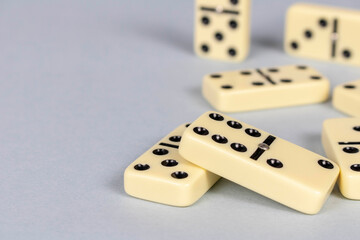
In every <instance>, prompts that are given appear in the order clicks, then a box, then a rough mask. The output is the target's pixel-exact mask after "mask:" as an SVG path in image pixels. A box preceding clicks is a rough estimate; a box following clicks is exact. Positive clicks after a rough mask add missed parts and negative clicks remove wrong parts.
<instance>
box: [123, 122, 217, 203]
mask: <svg viewBox="0 0 360 240" xmlns="http://www.w3.org/2000/svg"><path fill="white" fill-rule="evenodd" d="M187 126H188V124H187V125H185V124H184V125H181V126H179V127H178V128H176V129H175V130H174V131H172V132H171V133H170V134H169V135H168V136H166V137H165V138H163V139H162V140H161V141H160V142H158V143H157V144H155V145H154V146H153V147H151V148H150V149H149V150H148V151H146V152H145V153H144V154H143V155H141V156H140V157H139V158H138V159H136V160H135V161H134V162H133V163H131V164H130V165H129V166H128V167H127V169H126V170H125V173H124V187H125V191H126V192H127V193H128V194H129V195H131V196H134V197H137V198H141V199H145V200H149V201H153V202H158V203H163V204H168V205H172V206H181V207H183V206H189V205H191V204H193V203H194V202H196V201H197V200H198V199H199V198H200V197H201V196H202V195H203V194H204V193H205V192H207V190H209V188H211V186H212V185H213V184H214V183H215V182H216V181H217V180H218V179H219V176H217V175H215V174H213V173H211V172H208V171H206V170H204V169H202V168H201V167H198V166H195V165H194V164H192V163H190V162H188V161H186V160H185V159H184V158H182V157H181V156H180V155H179V153H178V147H179V143H180V141H181V139H182V137H181V136H182V134H183V132H184V131H185V129H186V127H187Z"/></svg>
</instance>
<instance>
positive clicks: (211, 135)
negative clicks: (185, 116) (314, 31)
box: [179, 112, 339, 214]
mask: <svg viewBox="0 0 360 240" xmlns="http://www.w3.org/2000/svg"><path fill="white" fill-rule="evenodd" d="M179 152H180V155H181V156H183V157H184V158H185V159H187V160H189V161H191V162H193V163H194V164H196V165H198V166H201V167H203V168H205V169H207V170H209V171H211V172H213V173H215V174H218V175H220V176H222V177H224V178H227V179H229V180H231V181H233V182H235V183H238V184H240V185H242V186H244V187H246V188H249V189H251V190H253V191H255V192H257V193H259V194H262V195H264V196H266V197H268V198H271V199H273V200H275V201H277V202H279V203H282V204H284V205H286V206H288V207H291V208H294V209H296V210H298V211H301V212H304V213H308V214H315V213H317V212H318V211H319V210H320V209H321V207H322V205H323V204H324V202H325V200H326V199H327V197H328V195H329V194H330V192H331V191H332V189H333V187H334V184H335V182H336V178H337V176H338V174H339V168H338V166H337V165H336V164H335V163H333V162H331V161H330V160H327V159H325V158H324V157H322V156H320V155H318V154H316V153H313V152H310V151H308V150H306V149H304V148H301V147H299V146H297V145H295V144H292V143H290V142H287V141H285V140H283V139H281V138H278V137H276V136H274V135H271V134H269V133H267V132H264V131H262V130H259V129H255V128H254V127H252V126H250V125H248V124H245V123H241V122H238V121H236V120H235V119H232V118H230V117H227V116H225V115H220V114H218V113H214V112H207V113H205V114H203V115H202V116H200V117H199V118H198V119H197V120H196V121H194V122H193V123H192V124H191V126H190V127H189V128H188V129H187V130H186V131H185V133H184V135H183V138H182V140H181V144H180V148H179Z"/></svg>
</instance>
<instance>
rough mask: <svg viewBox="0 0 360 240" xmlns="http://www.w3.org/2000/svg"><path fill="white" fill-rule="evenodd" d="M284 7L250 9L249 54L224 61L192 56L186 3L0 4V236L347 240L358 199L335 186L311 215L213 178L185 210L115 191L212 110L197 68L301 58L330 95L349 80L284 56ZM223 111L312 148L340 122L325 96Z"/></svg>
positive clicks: (258, 4) (266, 4) (333, 69)
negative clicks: (180, 128)
mask: <svg viewBox="0 0 360 240" xmlns="http://www.w3.org/2000/svg"><path fill="white" fill-rule="evenodd" d="M292 2H295V1H288V0H287V1H285V0H283V1H280V0H278V1H275V0H274V1H268V0H267V1H265V0H255V1H253V9H252V13H253V15H252V33H253V34H252V47H251V53H250V56H249V58H248V59H247V60H246V61H245V62H243V63H226V62H216V61H209V60H202V59H199V58H197V57H196V56H195V55H194V54H193V52H192V37H193V1H190V0H186V1H185V0H182V1H169V0H167V1H165V0H163V1H160V0H158V1H148V0H131V1H130V0H123V1H111V0H102V1H75V0H67V1H63V0H58V1H31V3H30V2H29V1H10V0H9V1H5V0H3V1H1V2H0V111H1V115H0V133H1V134H0V146H1V148H0V149H1V150H0V163H1V165H0V166H1V168H0V169H1V171H0V239H290V238H291V239H339V238H340V237H344V238H343V239H351V238H358V227H359V223H358V220H357V219H358V217H359V216H360V205H359V202H357V201H350V200H346V199H344V198H343V197H342V196H341V194H340V193H339V191H338V190H337V188H336V189H335V190H334V192H333V194H332V195H331V196H330V198H329V200H328V201H327V203H326V204H325V206H324V207H323V209H322V211H321V212H320V214H318V215H315V216H308V215H304V214H301V213H298V212H296V211H294V210H292V209H289V208H287V207H285V206H282V205H280V204H278V203H276V202H274V201H272V200H269V199H267V198H265V197H262V196H260V195H258V194H256V193H254V192H252V191H250V190H247V189H245V188H243V187H241V186H238V185H236V184H234V183H231V182H229V181H227V180H224V179H222V180H220V181H219V182H218V183H217V184H216V185H215V186H214V187H213V188H212V189H211V190H210V191H209V192H208V193H207V194H205V195H204V197H203V198H202V199H200V201H198V202H197V203H196V204H195V205H193V206H191V207H188V208H176V207H169V206H165V205H160V204H155V203H151V202H147V201H143V200H139V199H135V198H132V197H129V196H127V195H126V194H125V192H124V189H123V172H124V170H125V168H126V167H127V166H128V165H129V164H130V163H131V162H133V161H134V160H135V159H136V158H137V157H138V156H139V155H140V154H142V153H143V152H144V151H145V150H147V149H148V148H149V147H151V146H152V145H153V144H154V143H155V142H156V141H158V140H159V139H160V138H162V137H163V136H165V135H166V134H168V132H170V131H171V130H172V129H174V128H175V127H176V126H177V125H179V124H181V123H184V122H190V121H192V120H193V119H195V118H196V117H197V116H199V115H200V114H202V113H203V112H205V111H208V110H210V109H211V107H210V106H209V105H208V103H207V102H206V101H205V100H204V99H203V98H202V97H201V95H200V86H201V85H200V84H201V79H202V76H203V75H204V74H207V73H211V72H217V71H224V70H235V69H246V68H254V67H266V66H277V65H285V64H309V65H312V66H314V67H315V68H317V69H319V70H320V71H321V72H323V73H324V74H325V75H327V76H328V77H329V78H330V79H331V83H332V87H334V86H336V85H337V84H340V83H342V82H346V81H351V80H355V79H358V78H360V68H359V67H352V66H345V65H336V64H331V63H326V62H318V61H312V60H306V59H298V58H293V57H290V56H287V55H286V54H285V53H284V52H283V50H282V36H283V25H284V17H285V10H286V9H287V7H288V6H289V5H290V4H291V3H292ZM314 2H315V1H314ZM316 2H319V3H329V4H335V5H342V6H345V7H354V8H357V9H360V2H359V1H353V0H346V1H345V0H343V1H335V0H333V1H330V0H329V1H325V0H324V1H316ZM231 116H233V117H235V118H238V119H241V120H242V121H245V122H248V123H249V124H252V125H255V126H257V127H259V128H261V129H264V130H267V131H269V132H271V133H273V134H275V135H278V136H279V137H282V138H285V139H287V140H290V141H292V142H294V143H296V144H299V145H301V146H303V147H305V148H308V149H310V150H312V151H315V152H317V153H319V154H324V152H323V149H322V146H321V142H320V134H321V125H322V122H323V120H324V119H327V118H333V117H345V116H344V115H342V114H340V113H339V112H337V111H336V110H334V109H333V108H332V107H331V104H330V103H329V102H328V103H325V104H316V105H308V106H301V107H295V108H283V109H274V110H267V111H256V112H248V113H238V114H231Z"/></svg>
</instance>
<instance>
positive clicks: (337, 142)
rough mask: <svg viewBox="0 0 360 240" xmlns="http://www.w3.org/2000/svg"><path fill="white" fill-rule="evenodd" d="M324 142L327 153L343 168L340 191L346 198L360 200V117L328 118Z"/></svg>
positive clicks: (339, 181) (323, 137) (324, 130)
mask: <svg viewBox="0 0 360 240" xmlns="http://www.w3.org/2000/svg"><path fill="white" fill-rule="evenodd" d="M322 143H323V146H324V149H325V152H326V155H327V156H328V157H329V158H330V159H333V160H334V161H335V162H336V163H337V164H338V165H339V167H340V169H341V170H340V176H339V179H338V185H339V189H340V192H341V193H342V194H343V195H344V197H346V198H349V199H356V200H360V118H338V119H328V120H326V121H325V122H324V124H323V133H322Z"/></svg>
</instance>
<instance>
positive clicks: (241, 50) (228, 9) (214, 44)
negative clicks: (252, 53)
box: [194, 0, 251, 61]
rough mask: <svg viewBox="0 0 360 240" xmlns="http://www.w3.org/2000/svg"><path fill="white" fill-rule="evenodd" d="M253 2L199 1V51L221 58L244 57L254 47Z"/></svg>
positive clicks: (197, 34) (197, 49)
mask: <svg viewBox="0 0 360 240" xmlns="http://www.w3.org/2000/svg"><path fill="white" fill-rule="evenodd" d="M250 5H251V1H250V0H196V1H195V35H194V37H195V39H194V50H195V53H196V54H197V55H198V56H201V57H204V58H211V59H217V60H226V61H242V60H244V59H245V58H246V56H247V55H248V52H249V48H250Z"/></svg>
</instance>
